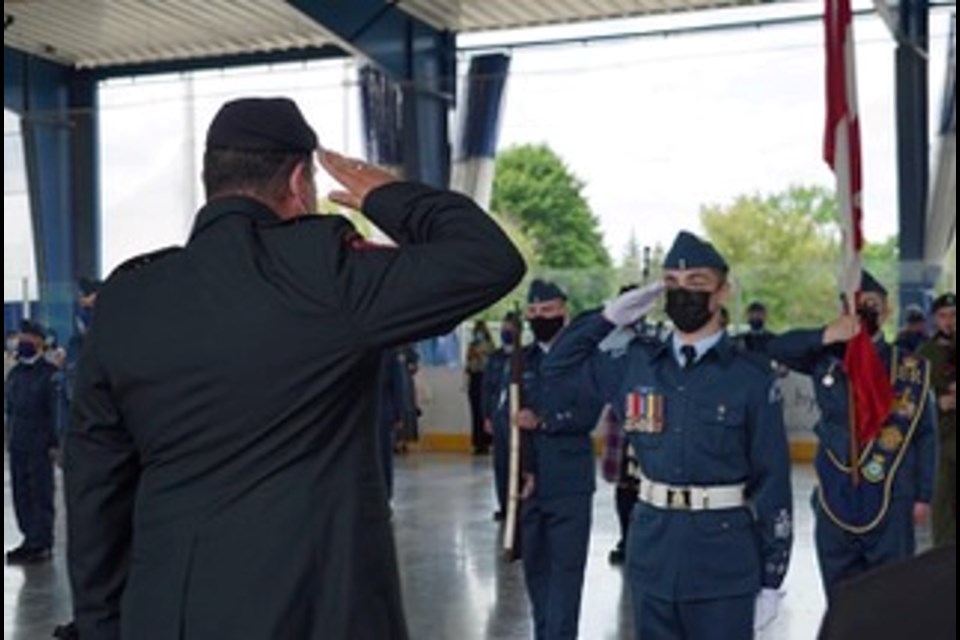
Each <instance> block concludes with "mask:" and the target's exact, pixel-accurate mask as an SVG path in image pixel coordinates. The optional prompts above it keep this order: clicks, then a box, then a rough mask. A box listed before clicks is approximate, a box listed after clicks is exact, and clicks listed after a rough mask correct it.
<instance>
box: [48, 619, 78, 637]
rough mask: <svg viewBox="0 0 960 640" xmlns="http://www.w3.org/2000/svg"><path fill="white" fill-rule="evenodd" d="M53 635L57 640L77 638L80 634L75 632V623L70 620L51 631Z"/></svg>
mask: <svg viewBox="0 0 960 640" xmlns="http://www.w3.org/2000/svg"><path fill="white" fill-rule="evenodd" d="M53 637H54V638H57V640H79V638H80V634H79V633H78V632H77V625H75V624H73V623H72V622H70V623H67V624H62V625H60V626H59V627H57V628H56V629H55V630H54V631H53Z"/></svg>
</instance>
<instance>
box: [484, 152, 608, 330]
mask: <svg viewBox="0 0 960 640" xmlns="http://www.w3.org/2000/svg"><path fill="white" fill-rule="evenodd" d="M583 187H584V183H583V181H582V180H580V178H578V177H577V176H576V175H575V174H574V173H573V172H572V171H571V170H570V168H569V167H567V165H566V164H565V163H564V162H563V160H562V159H561V158H560V157H559V156H558V155H557V154H556V153H555V152H554V151H553V150H551V149H550V148H549V147H547V146H546V145H522V146H516V147H512V148H510V149H507V150H505V151H503V152H502V153H501V154H500V155H499V156H498V157H497V163H496V173H495V175H494V181H493V197H492V201H491V206H490V208H491V211H493V212H494V215H495V216H496V217H497V218H499V219H500V220H502V221H504V224H505V225H507V226H508V227H515V228H516V229H518V230H519V231H520V232H521V233H522V235H523V237H525V238H528V239H529V241H530V242H531V243H532V246H533V252H534V254H535V256H534V259H533V260H530V261H529V265H528V266H529V267H530V269H529V272H530V276H529V277H528V282H529V278H532V277H543V278H548V279H551V280H554V281H555V282H556V283H557V284H558V285H560V286H561V287H563V288H564V289H565V290H566V292H567V294H568V296H569V298H570V307H571V309H572V310H573V311H574V312H578V311H581V310H583V309H586V308H589V307H592V306H595V305H597V304H599V303H600V302H601V301H603V300H604V299H605V298H606V297H608V296H609V295H611V293H612V292H613V289H614V287H615V277H614V271H613V267H612V261H611V260H610V254H609V253H608V252H607V249H606V247H605V246H604V244H603V234H602V233H601V231H600V223H599V220H598V218H597V217H596V215H594V213H593V211H592V210H591V209H590V205H589V203H588V202H587V200H586V198H584V196H583ZM524 284H525V285H526V283H524Z"/></svg>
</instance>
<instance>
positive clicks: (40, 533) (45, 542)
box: [6, 320, 59, 564]
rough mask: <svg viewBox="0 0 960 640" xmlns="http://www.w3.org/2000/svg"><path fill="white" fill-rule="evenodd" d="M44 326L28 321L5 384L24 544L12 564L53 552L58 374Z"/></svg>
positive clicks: (15, 497)
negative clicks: (49, 357) (46, 349)
mask: <svg viewBox="0 0 960 640" xmlns="http://www.w3.org/2000/svg"><path fill="white" fill-rule="evenodd" d="M44 338H45V332H44V330H43V327H41V326H40V325H38V324H36V323H35V322H31V321H29V320H25V321H24V322H23V323H22V324H21V327H20V335H19V339H18V342H17V364H16V366H14V368H13V369H12V370H11V371H10V377H9V378H8V379H7V385H6V395H7V427H8V429H9V431H10V441H9V443H8V447H9V450H10V485H11V486H10V488H11V490H12V492H13V508H14V513H15V514H16V517H17V525H18V526H19V527H20V531H21V532H22V533H23V543H22V544H21V545H20V546H19V547H17V548H16V549H12V550H11V551H8V552H7V554H6V560H7V563H8V564H31V563H34V562H43V561H45V560H49V559H50V552H51V549H52V548H53V517H54V506H53V492H54V483H53V459H54V457H55V455H56V451H57V449H58V448H59V443H58V438H57V422H56V420H57V401H58V399H59V385H58V384H57V380H58V369H57V368H56V367H55V366H54V365H52V364H50V363H49V362H48V361H47V360H46V359H45V358H44V357H43V344H44Z"/></svg>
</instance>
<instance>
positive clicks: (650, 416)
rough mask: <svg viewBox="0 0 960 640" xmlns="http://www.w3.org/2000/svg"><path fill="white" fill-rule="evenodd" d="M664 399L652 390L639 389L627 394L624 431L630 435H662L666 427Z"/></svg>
mask: <svg viewBox="0 0 960 640" xmlns="http://www.w3.org/2000/svg"><path fill="white" fill-rule="evenodd" d="M666 405H667V403H666V398H665V397H664V396H663V394H660V393H656V392H655V391H654V390H653V389H649V388H640V389H637V390H635V391H632V392H630V393H628V394H627V406H626V410H625V411H624V415H625V416H626V420H625V421H624V429H625V430H626V431H629V432H632V433H662V432H663V429H664V426H665V425H666V421H665V417H666Z"/></svg>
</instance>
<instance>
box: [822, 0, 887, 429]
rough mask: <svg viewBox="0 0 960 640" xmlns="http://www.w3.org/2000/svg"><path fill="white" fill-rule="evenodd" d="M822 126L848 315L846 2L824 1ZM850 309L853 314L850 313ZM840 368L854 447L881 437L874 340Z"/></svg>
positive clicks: (853, 124) (854, 277)
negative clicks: (824, 107)
mask: <svg viewBox="0 0 960 640" xmlns="http://www.w3.org/2000/svg"><path fill="white" fill-rule="evenodd" d="M824 24H825V27H826V49H827V51H826V53H827V56H826V59H827V123H826V135H825V137H824V145H823V154H824V159H825V160H826V162H827V164H828V165H830V168H832V169H833V172H834V174H835V175H836V178H837V204H838V210H839V211H838V213H839V218H840V229H841V233H842V239H843V247H842V251H841V256H842V264H841V267H840V277H839V281H840V291H841V293H842V294H843V296H844V300H845V304H846V305H847V308H848V311H854V310H855V309H856V306H857V301H858V298H859V293H860V282H861V278H862V269H863V267H862V263H861V254H862V252H863V242H864V240H863V199H862V192H863V169H862V164H861V156H860V118H859V114H858V113H857V74H856V55H855V53H854V39H853V10H852V8H851V6H850V0H826V6H825V11H824ZM851 307H852V308H851ZM844 365H845V368H846V372H847V377H848V379H849V381H850V386H851V391H852V396H853V397H852V398H851V400H852V402H853V416H854V422H855V425H856V436H857V443H858V444H860V445H862V444H864V443H866V442H869V441H870V440H871V439H873V438H874V437H876V436H877V434H879V433H880V429H881V428H882V427H883V423H884V421H885V420H886V419H887V418H888V417H889V413H890V408H891V406H892V404H893V400H894V396H893V389H892V387H891V384H890V379H889V377H888V374H887V368H886V366H885V365H884V363H883V360H882V359H881V358H880V356H879V355H878V354H877V351H876V348H875V347H874V344H873V336H870V335H867V334H866V333H864V332H861V333H859V334H858V335H857V336H856V337H855V338H854V339H853V340H851V341H850V343H849V344H848V345H847V351H846V357H845V359H844Z"/></svg>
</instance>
